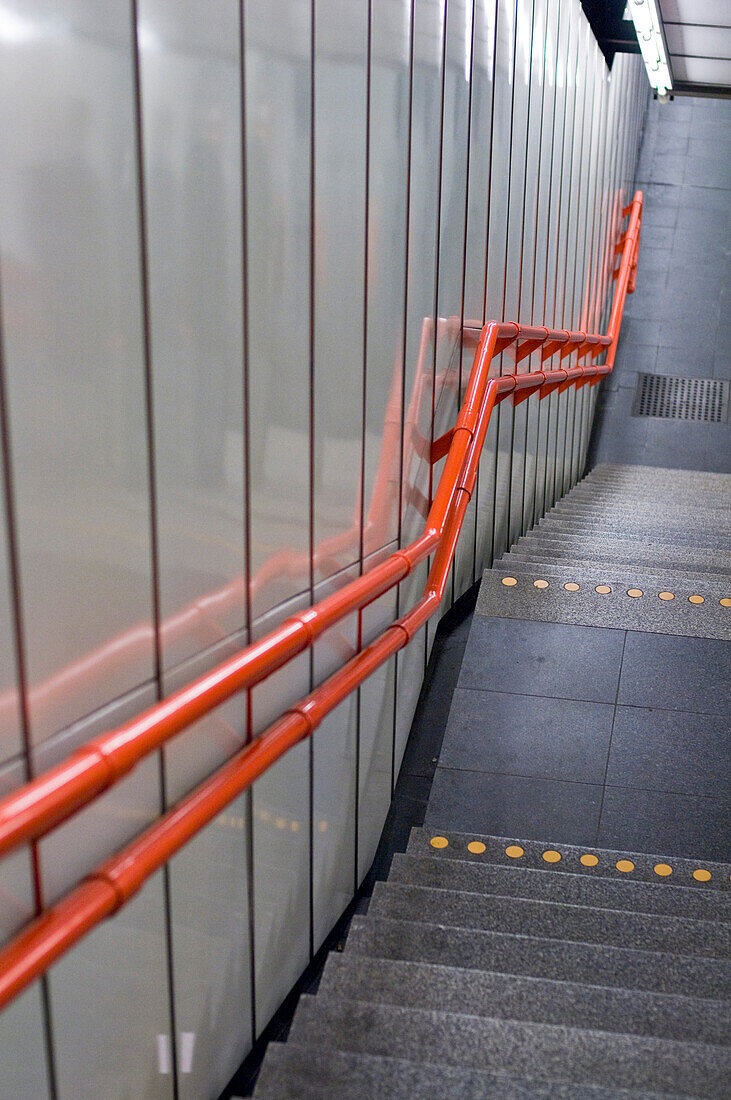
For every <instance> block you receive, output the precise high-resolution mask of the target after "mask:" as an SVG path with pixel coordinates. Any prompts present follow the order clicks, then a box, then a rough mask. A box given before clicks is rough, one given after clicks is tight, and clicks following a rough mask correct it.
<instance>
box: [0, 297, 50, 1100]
mask: <svg viewBox="0 0 731 1100" xmlns="http://www.w3.org/2000/svg"><path fill="white" fill-rule="evenodd" d="M2 316H3V308H2V293H1V288H0V448H1V449H2V481H3V488H4V491H5V520H6V523H7V536H8V573H9V577H8V580H9V585H8V587H9V589H10V613H11V618H12V631H13V640H14V643H15V673H16V677H17V690H18V719H19V725H20V736H21V744H22V750H23V756H24V765H25V766H24V772H25V779H26V782H27V781H28V780H29V779H32V778H33V773H34V768H33V745H32V741H31V727H30V708H29V705H28V670H27V666H26V652H25V631H24V629H23V604H22V597H21V578H20V554H19V547H18V524H17V514H16V510H15V498H14V494H13V476H12V454H11V446H10V415H9V407H8V394H7V378H6V363H5V346H4V345H5V340H4V326H3V324H2ZM28 857H29V858H28V862H29V865H30V866H29V870H30V877H31V886H32V891H33V907H34V910H35V914H36V916H39V915H40V913H41V912H42V910H43V884H42V882H41V871H40V854H39V851H38V841H35V840H34V841H32V842H31V843H30V844H29V851H28ZM39 998H40V1016H41V1027H42V1031H43V1034H42V1036H41V1049H42V1050H43V1051H44V1053H45V1068H46V1074H47V1084H48V1091H49V1096H50V1098H51V1100H56V1097H57V1096H58V1083H57V1074H56V1062H55V1045H54V1040H53V1015H52V1012H51V994H50V985H49V978H48V975H47V974H43V976H42V977H41V979H40V983H39Z"/></svg>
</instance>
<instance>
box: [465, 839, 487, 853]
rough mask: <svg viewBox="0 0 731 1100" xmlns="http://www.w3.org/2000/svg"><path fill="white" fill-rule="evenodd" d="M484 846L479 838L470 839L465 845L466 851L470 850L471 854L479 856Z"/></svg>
mask: <svg viewBox="0 0 731 1100" xmlns="http://www.w3.org/2000/svg"><path fill="white" fill-rule="evenodd" d="M485 847H486V846H485V845H484V844H483V843H482V841H481V840H471V841H470V842H469V844H468V845H467V851H468V852H472V855H473V856H481V855H482V853H483V852H484V851H485Z"/></svg>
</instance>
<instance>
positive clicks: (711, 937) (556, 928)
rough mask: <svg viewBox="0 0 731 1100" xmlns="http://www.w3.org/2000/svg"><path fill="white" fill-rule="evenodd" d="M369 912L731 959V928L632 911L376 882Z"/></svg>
mask: <svg viewBox="0 0 731 1100" xmlns="http://www.w3.org/2000/svg"><path fill="white" fill-rule="evenodd" d="M368 912H369V913H373V914H376V915H380V916H384V917H390V918H392V919H396V920H412V921H415V922H418V923H427V924H443V925H450V926H451V927H456V928H470V929H475V930H478V931H490V932H512V933H513V934H515V935H525V936H533V937H541V938H544V937H545V938H547V939H558V940H567V941H573V942H578V943H602V944H605V945H610V946H614V947H631V946H633V945H634V944H636V943H642V944H643V946H644V947H645V948H647V949H648V950H651V951H653V950H654V951H663V952H664V953H670V952H671V953H673V954H680V955H701V956H703V957H705V958H722V959H728V958H730V957H731V943H730V942H729V940H730V933H731V928H729V926H728V925H724V924H718V923H714V922H712V921H700V920H693V919H690V918H682V917H668V916H659V915H658V914H647V913H633V912H627V911H626V910H615V909H600V908H597V907H589V906H580V905H563V904H561V903H559V902H550V901H536V900H535V899H532V898H520V897H503V896H501V895H497V894H493V895H490V896H485V895H483V894H475V893H469V892H465V891H458V890H440V889H435V888H433V887H428V886H412V885H407V884H402V883H397V882H393V881H391V880H390V879H389V881H388V882H385V883H384V882H378V883H376V886H375V889H374V891H373V897H372V898H371V902H370V905H369V907H368Z"/></svg>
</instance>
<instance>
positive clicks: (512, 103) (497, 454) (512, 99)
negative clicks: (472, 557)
mask: <svg viewBox="0 0 731 1100" xmlns="http://www.w3.org/2000/svg"><path fill="white" fill-rule="evenodd" d="M499 11H500V5H499V2H498V13H499ZM498 17H499V15H498ZM498 17H496V19H495V28H496V32H497V21H498ZM517 46H518V0H513V69H512V72H513V88H512V92H511V96H510V137H509V138H508V201H507V203H506V206H505V224H506V228H505V255H504V257H503V304H502V309H501V313H500V319H501V320H503V321H504V320H505V299H506V294H507V286H508V249H509V247H510V239H509V235H510V192H511V184H512V179H511V177H512V172H513V116H514V112H515V54H516V50H517ZM491 182H492V181H491ZM502 373H503V356H502V353H501V355H500V368H499V374H500V377H502ZM501 410H502V403H501V404H499V405H498V406H497V409H496V417H495V421H496V431H495V480H494V484H493V495H494V504H493V509H492V554H491V558H492V560H493V561H494V560H495V534H496V525H497V505H498V499H497V475H498V468H499V465H500V422H501V419H502V417H501V415H500V414H501ZM511 457H512V456H511ZM507 507H508V528H509V527H510V485H508V500H507Z"/></svg>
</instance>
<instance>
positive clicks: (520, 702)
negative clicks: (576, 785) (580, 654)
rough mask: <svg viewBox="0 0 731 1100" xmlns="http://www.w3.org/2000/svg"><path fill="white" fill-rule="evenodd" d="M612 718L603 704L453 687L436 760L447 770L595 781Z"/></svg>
mask: <svg viewBox="0 0 731 1100" xmlns="http://www.w3.org/2000/svg"><path fill="white" fill-rule="evenodd" d="M613 714H614V708H613V706H612V705H611V704H609V703H585V702H578V701H576V700H573V699H546V698H537V697H536V696H533V695H508V694H505V693H502V692H498V691H469V690H465V689H461V688H458V689H457V690H456V691H455V693H454V697H453V699H452V710H451V712H450V715H449V724H448V726H447V732H446V734H445V736H444V744H443V745H442V752H441V756H440V758H439V762H440V765H441V766H442V767H447V768H462V769H469V770H472V771H490V772H508V773H511V774H512V775H524V776H532V777H534V778H537V779H565V778H566V777H567V776H571V778H572V779H573V780H576V781H577V782H582V783H601V782H603V780H604V771H605V767H606V761H607V751H608V749H609V738H610V734H611V730H612V716H613Z"/></svg>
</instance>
